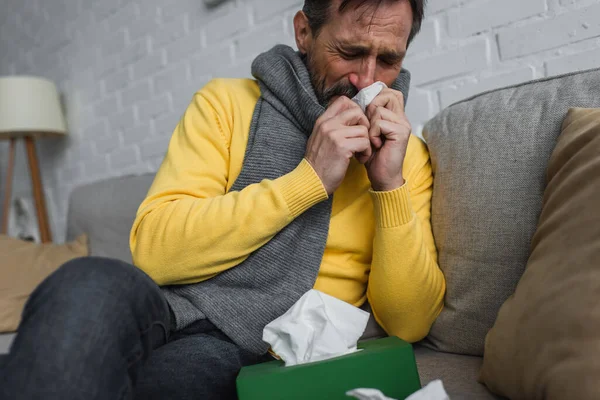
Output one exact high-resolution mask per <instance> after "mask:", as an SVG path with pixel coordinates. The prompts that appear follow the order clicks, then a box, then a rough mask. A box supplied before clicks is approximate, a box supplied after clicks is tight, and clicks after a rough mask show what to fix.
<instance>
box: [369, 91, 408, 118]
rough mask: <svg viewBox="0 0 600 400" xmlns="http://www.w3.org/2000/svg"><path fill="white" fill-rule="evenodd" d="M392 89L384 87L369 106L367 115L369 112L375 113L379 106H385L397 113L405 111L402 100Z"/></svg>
mask: <svg viewBox="0 0 600 400" xmlns="http://www.w3.org/2000/svg"><path fill="white" fill-rule="evenodd" d="M395 92H397V91H394V90H392V89H384V90H383V91H382V92H381V93H379V95H378V96H377V97H375V98H374V99H373V101H372V102H371V104H369V106H368V107H367V116H369V113H374V112H375V110H376V109H377V107H384V108H387V109H388V110H391V111H393V112H395V113H398V114H399V113H401V112H403V111H404V107H403V105H402V103H403V102H402V103H401V102H400V99H399V97H398V96H397V95H396V94H395Z"/></svg>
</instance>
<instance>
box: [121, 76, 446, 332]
mask: <svg viewBox="0 0 600 400" xmlns="http://www.w3.org/2000/svg"><path fill="white" fill-rule="evenodd" d="M259 96H260V90H259V87H258V85H257V83H256V82H255V81H253V80H249V79H218V80H213V81H211V82H210V83H208V84H207V85H206V86H205V87H204V88H203V89H202V90H200V91H199V92H197V93H196V94H195V96H194V98H193V100H192V102H191V104H190V106H189V107H188V109H187V110H186V112H185V114H184V116H183V117H182V119H181V121H180V123H179V124H178V126H177V127H176V128H175V131H174V133H173V136H172V138H171V142H170V144H169V148H168V152H167V155H166V158H165V160H164V161H163V163H162V165H161V167H160V169H159V171H158V173H157V175H156V178H155V180H154V183H153V184H152V187H151V188H150V191H149V193H148V196H147V198H146V199H145V200H144V202H143V203H142V204H141V206H140V208H139V210H138V213H137V217H136V219H135V222H134V224H133V228H132V231H131V238H130V245H131V251H132V253H133V260H134V263H135V265H137V266H138V267H139V268H141V269H142V270H143V271H144V272H146V273H147V274H148V275H149V276H150V277H152V279H154V281H156V282H157V283H158V284H159V285H183V284H190V283H196V282H200V281H204V280H207V279H210V278H212V277H214V276H215V275H217V274H219V273H220V272H222V271H225V270H227V269H229V268H234V267H235V266H236V265H238V264H240V263H241V262H243V261H244V260H245V259H246V258H247V257H248V256H249V255H250V254H251V253H252V252H253V251H254V250H256V249H258V248H260V247H261V246H263V245H264V244H265V243H267V242H268V241H269V240H270V239H271V238H272V237H273V236H275V234H276V233H277V232H279V231H280V230H281V229H283V228H284V227H285V226H286V225H288V224H289V223H290V222H292V221H293V219H294V218H295V217H297V216H298V215H300V214H302V213H303V212H304V211H306V210H307V209H309V208H310V207H311V206H313V205H315V204H317V203H318V202H321V201H324V200H326V199H327V193H326V191H325V189H324V187H323V184H322V182H321V180H320V179H319V177H318V175H317V174H316V173H315V172H314V170H313V169H312V167H311V166H310V164H309V163H308V162H307V161H306V160H303V161H302V162H301V163H300V164H299V165H298V167H297V168H296V169H295V170H294V171H292V172H290V173H289V174H287V175H285V176H282V177H281V178H278V179H276V180H272V181H271V180H264V181H263V182H261V183H258V184H254V185H250V186H248V187H247V188H245V189H243V190H241V191H239V192H229V189H230V188H231V186H232V185H233V183H234V182H235V180H236V178H237V176H238V175H239V173H240V171H241V168H242V163H243V160H244V154H245V149H246V144H247V140H248V133H249V130H250V122H251V119H252V115H253V112H254V107H255V105H256V102H257V101H258V98H259ZM403 174H404V178H405V180H406V182H407V183H406V184H405V185H404V186H403V187H401V188H399V189H396V190H394V191H391V192H373V191H371V190H370V183H369V180H368V178H367V174H366V170H365V168H364V167H363V166H362V165H360V164H358V163H357V162H356V161H353V162H352V163H351V164H350V168H349V169H348V172H347V174H346V177H345V179H344V182H343V183H342V185H341V186H340V187H339V188H338V190H337V191H336V192H335V194H334V200H333V211H332V215H331V223H330V230H329V236H328V239H327V243H326V248H325V253H324V256H323V261H322V265H321V268H320V271H319V275H318V278H317V280H316V282H315V289H317V290H320V291H322V292H325V293H328V294H330V295H332V296H335V297H337V298H339V299H341V300H344V301H346V302H348V303H351V304H353V305H355V306H360V305H362V304H363V303H364V302H365V300H366V299H367V298H368V299H369V302H370V303H371V307H372V309H373V314H374V316H375V318H376V319H377V321H378V322H379V323H380V324H381V326H382V327H383V328H384V329H385V330H386V332H387V333H388V334H390V335H396V336H399V337H400V338H402V339H405V340H407V341H417V340H420V339H421V338H423V337H424V336H425V335H426V334H427V332H428V331H429V329H430V326H431V324H432V323H433V321H434V320H435V318H436V317H437V316H438V314H439V313H440V311H441V309H442V306H443V296H444V292H445V281H444V277H443V275H442V273H441V271H440V269H439V268H438V265H437V256H436V249H435V244H434V240H433V236H432V232H431V225H430V208H431V194H432V172H431V165H430V162H429V154H428V152H427V149H426V147H425V146H424V144H423V143H422V142H421V141H420V140H419V139H418V138H416V137H411V139H410V142H409V146H408V151H407V155H406V159H405V163H404V170H403Z"/></svg>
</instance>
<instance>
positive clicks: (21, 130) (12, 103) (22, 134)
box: [0, 76, 67, 243]
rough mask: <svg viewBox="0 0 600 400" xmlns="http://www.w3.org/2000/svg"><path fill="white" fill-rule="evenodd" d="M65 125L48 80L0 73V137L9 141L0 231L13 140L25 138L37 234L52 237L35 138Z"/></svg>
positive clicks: (5, 229)
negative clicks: (0, 75)
mask: <svg viewBox="0 0 600 400" xmlns="http://www.w3.org/2000/svg"><path fill="white" fill-rule="evenodd" d="M66 133H67V128H66V124H65V120H64V116H63V112H62V108H61V103H60V98H59V95H58V91H57V89H56V86H55V85H54V83H52V82H51V81H48V80H46V79H43V78H37V77H30V76H6V77H0V139H7V140H9V141H10V148H9V155H8V168H7V171H6V180H5V182H6V184H5V189H4V207H3V208H4V211H3V218H2V233H3V234H6V233H7V232H8V219H9V213H10V203H11V196H12V181H13V175H14V169H15V156H16V146H17V140H19V139H23V140H24V141H25V148H26V150H27V160H28V162H29V171H30V173H31V188H32V190H33V197H34V200H35V208H36V214H37V220H38V228H39V231H40V238H41V240H42V242H43V243H47V242H51V241H52V233H51V231H50V224H49V221H48V212H47V210H46V201H45V197H44V190H43V187H42V177H41V174H40V167H39V163H38V157H37V153H36V150H35V139H37V138H39V137H56V136H63V135H66Z"/></svg>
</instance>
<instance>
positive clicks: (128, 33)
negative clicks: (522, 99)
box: [0, 0, 600, 241]
mask: <svg viewBox="0 0 600 400" xmlns="http://www.w3.org/2000/svg"><path fill="white" fill-rule="evenodd" d="M301 6H302V0H229V1H227V2H225V3H224V4H223V5H221V6H218V7H215V8H211V9H206V8H205V7H204V6H203V5H202V2H201V1H199V0H160V1H159V0H137V1H132V0H102V1H92V0H51V1H48V0H2V2H1V5H0V75H5V74H15V73H18V74H35V75H41V76H46V77H48V78H50V79H52V80H53V81H55V82H56V83H57V84H58V86H59V88H60V90H61V91H62V92H63V94H64V98H65V104H66V108H67V111H68V115H67V118H68V122H69V127H70V133H71V135H70V137H69V139H68V140H64V141H58V142H56V141H55V142H50V141H40V143H39V144H38V148H39V153H40V158H41V162H42V170H43V175H44V181H45V183H46V192H47V198H48V206H49V212H50V214H51V218H52V220H53V225H52V228H53V231H54V233H55V236H56V238H57V239H58V240H59V241H60V240H62V239H63V238H64V232H65V217H66V207H67V199H68V195H69V192H70V191H71V189H72V188H73V187H74V186H75V185H80V184H83V183H87V182H91V181H95V180H98V179H104V178H107V177H111V176H118V175H123V174H128V173H144V172H152V171H155V170H156V168H157V167H158V165H159V163H160V160H161V159H162V157H163V155H164V152H165V149H166V146H167V143H168V140H169V137H170V135H171V133H172V130H173V128H174V126H175V124H176V123H177V120H178V119H179V118H180V116H181V114H182V112H183V111H184V109H185V107H186V105H187V104H188V102H189V100H190V98H191V96H192V94H193V93H194V92H195V91H196V90H197V89H199V88H200V87H201V86H202V85H204V84H205V83H206V82H207V81H208V80H209V79H210V78H211V77H215V76H221V77H243V76H250V70H249V68H250V64H251V62H252V59H253V58H254V57H255V56H256V55H257V53H258V52H260V51H263V50H266V49H268V48H269V47H271V46H272V45H274V44H275V43H286V44H290V45H293V43H294V40H293V36H292V31H293V26H292V17H293V15H294V12H295V11H296V10H297V9H299V8H300V7H301ZM427 15H428V16H427V19H426V21H425V22H424V24H423V30H422V33H421V35H420V36H419V37H417V39H416V41H415V42H414V43H413V45H412V47H411V49H410V51H409V55H408V57H407V60H406V63H405V66H406V67H407V68H408V69H410V70H411V72H412V73H413V87H412V90H411V96H410V99H409V104H408V107H407V113H408V115H409V118H410V119H411V121H412V123H413V125H414V128H415V131H416V132H420V130H421V128H422V125H423V123H424V122H425V121H427V120H428V119H429V118H431V117H432V116H434V115H435V114H436V113H437V112H438V111H439V110H441V109H442V108H443V107H446V106H448V105H450V104H451V103H453V102H455V101H458V100H460V99H463V98H465V97H468V96H471V95H473V94H476V93H479V92H481V91H485V90H491V89H494V88H497V87H500V86H505V85H510V84H514V83H519V82H523V81H527V80H529V79H533V78H538V77H542V76H549V75H555V74H561V73H565V72H570V71H575V70H580V69H586V68H591V67H594V66H597V65H600V40H599V37H600V1H599V0H429V7H428V12H427ZM18 158H19V164H18V176H17V178H16V182H15V183H16V187H15V192H16V193H17V194H22V195H28V194H29V187H28V180H27V178H28V174H27V169H26V163H25V161H24V152H23V151H22V148H20V149H19V154H18ZM6 159H7V145H6V144H5V143H0V173H3V172H4V163H5V162H6ZM0 176H2V178H0V179H3V175H0ZM0 184H4V182H3V181H1V180H0Z"/></svg>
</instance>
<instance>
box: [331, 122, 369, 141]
mask: <svg viewBox="0 0 600 400" xmlns="http://www.w3.org/2000/svg"><path fill="white" fill-rule="evenodd" d="M333 137H335V138H344V139H356V138H362V139H367V140H368V139H369V130H368V129H367V128H366V127H364V126H362V125H355V126H345V127H343V128H340V129H337V130H336V131H335V132H333Z"/></svg>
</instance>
